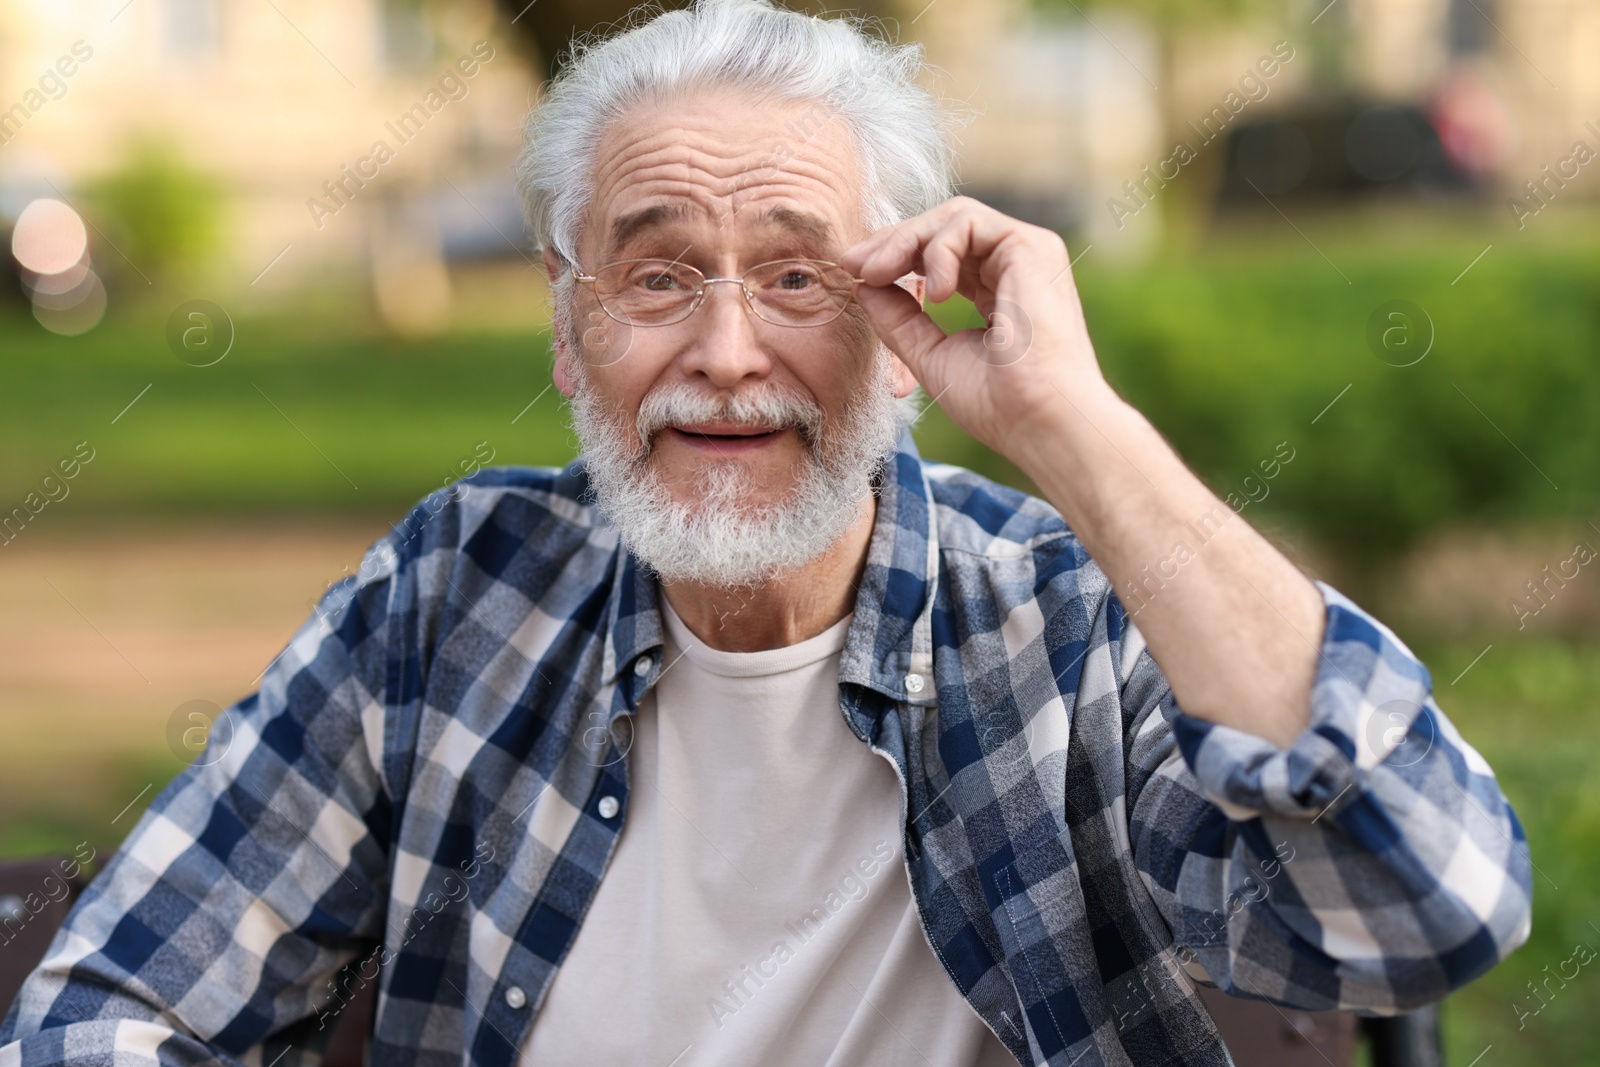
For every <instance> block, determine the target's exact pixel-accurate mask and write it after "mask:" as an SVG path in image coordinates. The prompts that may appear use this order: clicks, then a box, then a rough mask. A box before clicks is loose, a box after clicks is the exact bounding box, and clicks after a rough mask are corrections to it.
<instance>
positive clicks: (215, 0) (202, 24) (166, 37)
mask: <svg viewBox="0 0 1600 1067" xmlns="http://www.w3.org/2000/svg"><path fill="white" fill-rule="evenodd" d="M220 6H221V5H220V2H219V0H165V9H164V12H163V17H162V27H161V30H162V33H161V40H162V47H163V49H164V50H165V51H166V53H167V55H169V56H171V57H173V58H175V59H188V60H196V59H209V58H211V57H212V56H214V55H216V54H217V51H218V49H219V48H220V47H221V44H222V26H221V12H220V11H219V8H220Z"/></svg>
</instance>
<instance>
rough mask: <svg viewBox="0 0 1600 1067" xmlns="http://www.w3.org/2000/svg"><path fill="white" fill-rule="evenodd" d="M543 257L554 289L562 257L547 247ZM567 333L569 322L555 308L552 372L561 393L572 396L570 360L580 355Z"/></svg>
mask: <svg viewBox="0 0 1600 1067" xmlns="http://www.w3.org/2000/svg"><path fill="white" fill-rule="evenodd" d="M541 258H542V259H543V260H544V273H545V278H546V280H547V281H548V282H549V283H550V287H551V288H552V289H554V287H555V286H554V282H555V279H556V278H559V277H560V276H561V271H562V270H563V266H562V262H561V257H560V256H558V255H556V254H555V252H553V251H551V250H550V249H548V248H546V249H545V250H544V251H543V252H542V253H541ZM567 333H568V331H567V324H566V323H565V321H564V320H563V316H562V314H561V312H560V310H559V309H555V310H554V313H553V314H552V316H551V320H550V345H551V347H552V348H553V349H555V354H556V363H555V368H554V370H553V372H552V373H551V377H552V378H553V379H554V380H555V384H556V388H557V389H558V390H560V392H561V395H562V396H567V397H570V396H571V395H572V393H573V389H574V388H575V386H574V384H573V381H572V375H571V373H570V364H569V362H568V361H569V360H572V359H576V358H578V357H577V353H575V352H573V351H572V345H571V344H570V343H569V340H568V336H567Z"/></svg>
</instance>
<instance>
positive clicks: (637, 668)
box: [633, 656, 650, 678]
mask: <svg viewBox="0 0 1600 1067" xmlns="http://www.w3.org/2000/svg"><path fill="white" fill-rule="evenodd" d="M633 673H634V674H636V675H638V676H639V677H640V678H643V677H644V676H645V675H647V674H649V673H650V657H649V656H640V657H639V658H638V659H636V660H634V661H633Z"/></svg>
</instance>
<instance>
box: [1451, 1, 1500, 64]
mask: <svg viewBox="0 0 1600 1067" xmlns="http://www.w3.org/2000/svg"><path fill="white" fill-rule="evenodd" d="M1495 6H1496V5H1495V3H1494V0H1450V14H1449V30H1448V32H1449V39H1450V54H1451V55H1453V56H1459V55H1464V54H1467V53H1471V52H1481V51H1483V50H1484V49H1485V48H1488V47H1489V38H1490V37H1491V36H1493V34H1494V27H1493V25H1491V24H1490V21H1489V20H1490V19H1492V18H1494V9H1495Z"/></svg>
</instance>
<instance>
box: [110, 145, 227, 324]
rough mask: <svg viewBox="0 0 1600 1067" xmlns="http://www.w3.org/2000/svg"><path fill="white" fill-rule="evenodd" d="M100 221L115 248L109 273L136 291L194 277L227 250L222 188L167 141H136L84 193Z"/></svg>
mask: <svg viewBox="0 0 1600 1067" xmlns="http://www.w3.org/2000/svg"><path fill="white" fill-rule="evenodd" d="M84 193H85V195H86V197H87V199H88V201H89V204H90V205H91V209H92V213H93V217H94V218H95V219H96V220H97V221H98V222H99V225H100V226H101V227H103V228H104V229H105V231H106V234H107V236H108V237H109V238H110V239H111V241H112V242H114V243H115V245H116V248H115V249H108V250H102V252H101V258H102V260H103V262H102V263H101V267H102V269H109V270H110V271H112V272H114V273H117V274H120V275H122V276H123V279H124V281H125V282H128V283H130V284H128V285H127V288H128V290H129V291H131V292H133V293H138V292H139V290H140V288H143V287H144V286H145V283H146V282H150V283H155V284H160V283H163V282H166V283H171V282H175V281H178V280H180V279H182V278H184V277H187V276H190V275H192V274H193V273H194V272H195V271H196V270H197V269H198V268H199V267H201V266H202V265H203V264H204V263H205V262H206V260H207V258H208V257H209V256H211V255H212V254H213V253H215V252H216V251H217V250H218V248H219V247H220V240H221V236H222V225H221V224H222V210H223V194H222V186H221V184H220V183H219V182H217V181H216V180H215V179H213V178H211V177H210V176H208V175H206V174H205V173H203V172H201V171H199V170H197V169H195V168H194V167H193V166H191V165H190V164H188V163H187V162H185V161H184V159H183V157H182V156H181V155H180V154H179V153H178V150H177V149H176V148H175V147H174V146H173V145H172V144H170V143H169V142H168V141H166V140H165V139H163V138H161V137H159V136H156V135H151V134H143V135H139V136H137V137H135V138H134V139H132V140H131V141H130V142H129V143H128V146H127V147H126V149H125V150H124V153H123V157H122V159H121V161H120V162H119V163H118V164H117V166H116V167H115V168H113V169H112V170H110V171H108V172H107V173H105V174H102V175H100V176H99V177H98V178H96V179H94V180H93V181H90V182H88V183H87V184H86V185H85V187H84Z"/></svg>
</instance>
